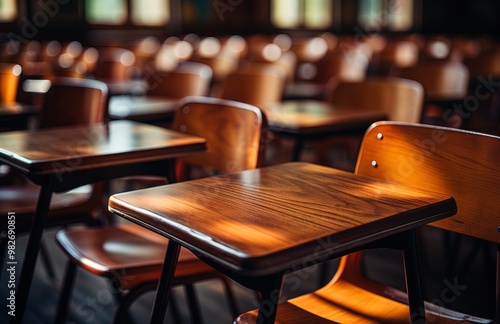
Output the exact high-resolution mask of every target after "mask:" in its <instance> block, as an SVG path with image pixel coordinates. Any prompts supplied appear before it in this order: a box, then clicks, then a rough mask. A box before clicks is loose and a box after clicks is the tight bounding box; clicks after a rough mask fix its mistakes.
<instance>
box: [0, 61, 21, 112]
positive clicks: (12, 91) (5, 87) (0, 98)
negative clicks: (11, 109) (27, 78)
mask: <svg viewBox="0 0 500 324" xmlns="http://www.w3.org/2000/svg"><path fill="white" fill-rule="evenodd" d="M21 71H22V69H21V66H20V65H19V64H7V63H1V64H0V89H2V91H0V102H2V103H8V102H14V101H16V97H17V88H18V85H19V77H20V75H21Z"/></svg>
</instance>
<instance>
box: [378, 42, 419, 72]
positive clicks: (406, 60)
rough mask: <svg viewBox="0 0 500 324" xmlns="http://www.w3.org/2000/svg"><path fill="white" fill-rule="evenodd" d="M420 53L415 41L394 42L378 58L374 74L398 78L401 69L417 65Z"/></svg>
mask: <svg viewBox="0 0 500 324" xmlns="http://www.w3.org/2000/svg"><path fill="white" fill-rule="evenodd" d="M419 51H420V49H419V47H418V45H417V43H416V42H415V41H413V40H410V39H398V40H393V41H392V42H390V43H389V44H388V45H387V47H386V48H385V49H384V50H383V51H382V52H381V53H380V55H379V57H378V58H377V60H376V62H375V64H374V65H375V66H374V73H375V74H376V75H379V76H386V75H392V76H396V75H398V73H399V69H401V68H407V67H411V66H415V65H417V63H418V59H419Z"/></svg>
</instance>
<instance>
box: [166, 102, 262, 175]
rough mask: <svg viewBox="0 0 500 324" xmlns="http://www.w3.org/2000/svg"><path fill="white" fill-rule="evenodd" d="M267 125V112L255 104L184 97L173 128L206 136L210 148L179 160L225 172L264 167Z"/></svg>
mask: <svg viewBox="0 0 500 324" xmlns="http://www.w3.org/2000/svg"><path fill="white" fill-rule="evenodd" d="M265 125H266V121H265V117H264V115H263V114H262V113H261V111H260V110H259V109H258V108H257V107H255V106H251V105H248V104H244V103H241V102H235V101H231V100H224V99H218V98H210V97H186V98H183V99H181V100H180V101H179V107H178V109H177V112H176V115H175V117H174V122H173V126H172V129H174V130H177V131H181V132H185V133H189V134H192V135H196V136H201V137H204V138H205V139H206V141H207V151H206V152H205V153H202V154H196V155H193V156H189V157H186V158H182V159H180V160H179V161H180V162H182V163H187V164H191V165H197V166H204V167H209V168H210V169H212V170H215V171H222V172H235V171H241V170H246V169H253V168H255V167H258V166H262V165H263V157H264V155H265V154H264V153H265V146H264V145H263V144H264V142H263V141H261V139H262V138H263V136H262V128H263V127H264V126H265Z"/></svg>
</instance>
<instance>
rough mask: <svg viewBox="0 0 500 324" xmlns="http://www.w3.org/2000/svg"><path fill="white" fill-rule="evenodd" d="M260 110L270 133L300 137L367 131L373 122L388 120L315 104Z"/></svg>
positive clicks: (374, 113) (300, 102) (292, 103)
mask: <svg viewBox="0 0 500 324" xmlns="http://www.w3.org/2000/svg"><path fill="white" fill-rule="evenodd" d="M263 110H264V111H265V113H266V115H267V118H268V123H269V126H270V127H271V129H272V130H273V131H277V132H286V133H294V134H303V135H313V134H316V133H324V132H338V131H343V130H352V129H357V128H365V129H366V128H368V126H370V125H371V124H372V123H374V122H376V121H379V120H386V119H387V114H386V113H384V112H380V111H366V110H364V111H359V110H357V109H355V107H352V108H351V107H335V106H333V105H331V104H329V103H327V102H324V101H317V100H288V101H283V102H280V103H277V104H274V105H270V106H268V107H264V108H263Z"/></svg>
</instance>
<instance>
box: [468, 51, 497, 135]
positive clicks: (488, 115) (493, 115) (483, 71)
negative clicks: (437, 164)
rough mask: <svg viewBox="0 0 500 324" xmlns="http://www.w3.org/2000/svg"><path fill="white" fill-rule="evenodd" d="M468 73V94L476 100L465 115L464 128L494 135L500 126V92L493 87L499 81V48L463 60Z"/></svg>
mask: <svg viewBox="0 0 500 324" xmlns="http://www.w3.org/2000/svg"><path fill="white" fill-rule="evenodd" d="M464 64H465V65H466V66H467V67H468V68H469V71H470V82H469V83H470V84H469V93H470V95H471V96H472V97H471V98H475V99H478V100H477V103H475V105H472V106H471V107H470V108H469V109H468V110H467V113H470V114H471V115H470V116H468V118H467V120H466V124H465V128H466V129H469V130H473V131H478V132H482V133H488V134H495V133H497V131H498V130H500V129H499V125H500V90H499V88H498V87H497V86H496V85H494V86H490V84H492V85H493V84H496V83H497V82H498V80H500V47H498V46H497V48H493V49H489V50H485V51H482V52H480V53H479V54H478V55H477V56H475V57H470V58H467V59H465V60H464Z"/></svg>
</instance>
